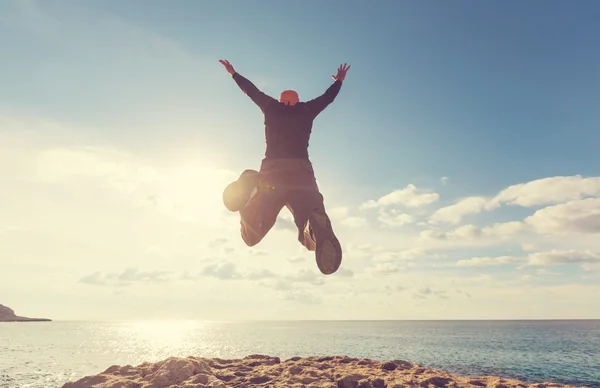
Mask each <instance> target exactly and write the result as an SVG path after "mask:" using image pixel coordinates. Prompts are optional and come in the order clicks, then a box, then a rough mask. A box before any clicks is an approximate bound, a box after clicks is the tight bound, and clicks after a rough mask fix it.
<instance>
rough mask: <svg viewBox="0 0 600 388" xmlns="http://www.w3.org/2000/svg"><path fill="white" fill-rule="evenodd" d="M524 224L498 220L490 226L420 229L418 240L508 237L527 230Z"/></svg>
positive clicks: (470, 225)
mask: <svg viewBox="0 0 600 388" xmlns="http://www.w3.org/2000/svg"><path fill="white" fill-rule="evenodd" d="M528 230H529V229H528V228H527V226H526V225H525V224H523V223H522V222H519V221H511V222H499V223H496V224H493V225H491V226H485V227H483V228H482V227H479V226H477V225H473V224H469V225H463V226H460V227H458V228H456V229H453V230H449V231H440V230H434V229H428V230H424V231H421V234H420V240H425V241H426V240H445V241H459V240H479V239H508V238H510V237H511V236H514V235H516V234H518V233H520V232H524V231H528Z"/></svg>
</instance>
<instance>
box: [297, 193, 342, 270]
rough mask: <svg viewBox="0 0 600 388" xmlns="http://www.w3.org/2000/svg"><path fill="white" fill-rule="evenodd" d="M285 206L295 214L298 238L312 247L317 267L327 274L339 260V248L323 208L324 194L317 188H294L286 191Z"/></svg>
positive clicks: (308, 247)
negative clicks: (288, 191)
mask: <svg viewBox="0 0 600 388" xmlns="http://www.w3.org/2000/svg"><path fill="white" fill-rule="evenodd" d="M287 206H288V208H289V209H290V211H291V212H292V214H293V215H294V222H295V223H296V227H297V228H298V240H299V241H300V243H301V244H302V245H304V246H305V247H306V249H308V250H309V251H314V252H315V256H316V261H317V266H318V267H319V270H320V271H321V272H322V273H324V274H326V275H330V274H332V273H334V272H336V271H337V270H338V268H339V266H340V264H341V263H342V248H341V244H340V242H339V240H338V239H337V237H336V236H335V233H334V231H333V227H332V225H331V220H330V219H329V216H328V215H327V212H326V211H325V205H324V202H323V195H322V194H321V193H320V192H319V191H317V190H297V191H293V192H290V193H289V194H288V202H287Z"/></svg>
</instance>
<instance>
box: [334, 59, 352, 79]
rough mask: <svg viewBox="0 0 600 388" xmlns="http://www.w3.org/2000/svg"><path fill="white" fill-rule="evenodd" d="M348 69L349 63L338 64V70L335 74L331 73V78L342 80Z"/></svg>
mask: <svg viewBox="0 0 600 388" xmlns="http://www.w3.org/2000/svg"><path fill="white" fill-rule="evenodd" d="M349 69H350V65H348V64H346V63H344V64H343V65H340V67H339V68H338V72H337V75H332V76H331V78H333V79H334V80H336V81H342V82H343V81H344V79H345V78H346V73H347V72H348V70H349Z"/></svg>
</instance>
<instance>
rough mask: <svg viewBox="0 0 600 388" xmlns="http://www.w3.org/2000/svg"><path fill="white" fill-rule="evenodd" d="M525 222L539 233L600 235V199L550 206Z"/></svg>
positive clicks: (587, 199)
mask: <svg viewBox="0 0 600 388" xmlns="http://www.w3.org/2000/svg"><path fill="white" fill-rule="evenodd" d="M524 222H525V224H527V225H528V226H530V227H531V228H533V229H535V230H536V231H537V232H538V233H546V234H572V233H600V198H586V199H581V200H574V201H570V202H567V203H564V204H560V205H554V206H548V207H546V208H543V209H540V210H538V211H536V212H535V213H534V214H533V215H531V216H529V217H527V218H526V219H525V221H524Z"/></svg>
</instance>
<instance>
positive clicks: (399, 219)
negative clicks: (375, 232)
mask: <svg viewBox="0 0 600 388" xmlns="http://www.w3.org/2000/svg"><path fill="white" fill-rule="evenodd" d="M377 219H378V220H379V221H380V222H381V223H382V224H383V225H384V226H386V227H389V228H399V227H402V226H404V225H408V224H411V223H413V222H414V221H415V217H414V216H413V215H410V214H407V213H404V212H402V211H400V210H397V209H384V208H381V209H379V211H378V216H377Z"/></svg>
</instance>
